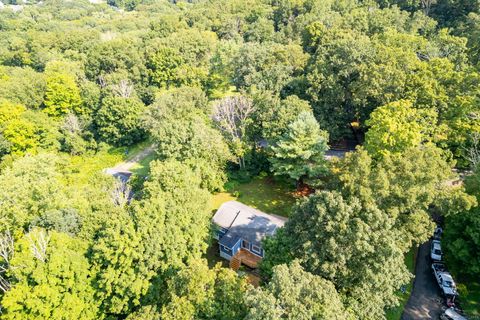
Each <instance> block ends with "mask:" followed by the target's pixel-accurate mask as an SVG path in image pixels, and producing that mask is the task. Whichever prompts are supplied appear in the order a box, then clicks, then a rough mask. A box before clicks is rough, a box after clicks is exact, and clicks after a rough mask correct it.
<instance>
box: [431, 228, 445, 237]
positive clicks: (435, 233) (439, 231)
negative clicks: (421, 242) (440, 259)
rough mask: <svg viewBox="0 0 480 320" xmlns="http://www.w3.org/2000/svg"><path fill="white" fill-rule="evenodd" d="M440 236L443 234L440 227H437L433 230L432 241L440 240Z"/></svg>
mask: <svg viewBox="0 0 480 320" xmlns="http://www.w3.org/2000/svg"><path fill="white" fill-rule="evenodd" d="M442 234H443V229H442V227H440V226H437V227H436V228H435V231H434V232H433V239H435V240H440V238H441V237H442Z"/></svg>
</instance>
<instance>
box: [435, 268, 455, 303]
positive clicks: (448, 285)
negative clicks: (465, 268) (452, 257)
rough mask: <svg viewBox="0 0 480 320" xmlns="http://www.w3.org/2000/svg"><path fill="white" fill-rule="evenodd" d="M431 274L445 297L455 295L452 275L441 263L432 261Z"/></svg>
mask: <svg viewBox="0 0 480 320" xmlns="http://www.w3.org/2000/svg"><path fill="white" fill-rule="evenodd" d="M432 269H433V274H434V275H435V279H436V280H437V283H438V285H439V287H440V290H442V293H443V294H444V295H445V296H446V297H451V296H456V295H457V286H456V285H455V281H453V277H452V275H451V274H450V273H449V272H448V271H447V268H446V267H445V265H444V264H443V263H432Z"/></svg>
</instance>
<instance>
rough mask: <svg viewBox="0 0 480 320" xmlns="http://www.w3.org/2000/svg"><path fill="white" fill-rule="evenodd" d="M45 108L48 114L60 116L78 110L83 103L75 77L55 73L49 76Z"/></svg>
mask: <svg viewBox="0 0 480 320" xmlns="http://www.w3.org/2000/svg"><path fill="white" fill-rule="evenodd" d="M46 81H47V87H46V91H45V101H44V102H43V103H44V104H45V109H43V111H44V112H46V113H47V114H48V115H51V116H54V117H58V116H61V115H64V114H66V113H68V112H72V111H75V112H78V111H79V108H80V105H81V103H82V100H81V97H80V90H79V88H78V86H77V84H76V83H75V78H74V77H73V76H71V75H69V74H62V73H53V74H50V75H48V76H47V79H46Z"/></svg>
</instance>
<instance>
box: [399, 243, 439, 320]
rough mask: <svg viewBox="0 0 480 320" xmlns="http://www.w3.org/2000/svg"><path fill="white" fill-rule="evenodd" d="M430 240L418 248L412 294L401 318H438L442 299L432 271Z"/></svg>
mask: <svg viewBox="0 0 480 320" xmlns="http://www.w3.org/2000/svg"><path fill="white" fill-rule="evenodd" d="M429 253H430V241H428V242H426V243H424V244H423V245H421V246H420V248H419V249H418V255H417V262H416V266H415V280H414V283H413V290H412V294H411V295H410V299H409V300H408V302H407V305H406V306H405V309H404V311H403V314H402V320H420V319H429V320H430V319H439V317H440V314H441V313H442V307H443V299H442V297H441V296H440V289H439V288H438V285H437V282H436V281H435V278H434V276H433V273H432V269H431V262H430V257H429Z"/></svg>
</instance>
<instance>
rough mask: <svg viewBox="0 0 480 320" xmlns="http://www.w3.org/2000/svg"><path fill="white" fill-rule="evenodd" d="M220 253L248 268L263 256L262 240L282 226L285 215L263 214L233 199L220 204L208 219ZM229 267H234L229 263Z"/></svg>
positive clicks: (254, 265) (223, 256) (255, 264)
mask: <svg viewBox="0 0 480 320" xmlns="http://www.w3.org/2000/svg"><path fill="white" fill-rule="evenodd" d="M212 221H213V223H214V225H215V226H216V228H217V229H216V230H215V238H216V239H217V240H218V244H219V250H220V256H221V257H222V258H225V259H227V260H229V261H230V262H231V266H232V262H238V263H237V264H238V267H239V266H240V264H241V263H244V264H246V265H248V266H250V267H252V268H255V267H256V266H257V263H258V262H259V261H260V260H261V259H262V258H263V256H264V252H263V249H262V240H263V239H265V237H267V236H271V235H273V234H275V232H276V230H277V229H278V228H281V227H283V225H284V224H285V222H286V221H287V219H286V218H283V217H280V216H277V215H272V214H266V213H264V212H261V211H259V210H257V209H254V208H252V207H249V206H246V205H244V204H243V203H240V202H237V201H228V202H225V203H224V204H222V205H221V206H220V208H219V209H218V210H217V212H216V213H215V215H214V216H213V219H212ZM232 268H234V269H237V268H235V267H233V266H232Z"/></svg>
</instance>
